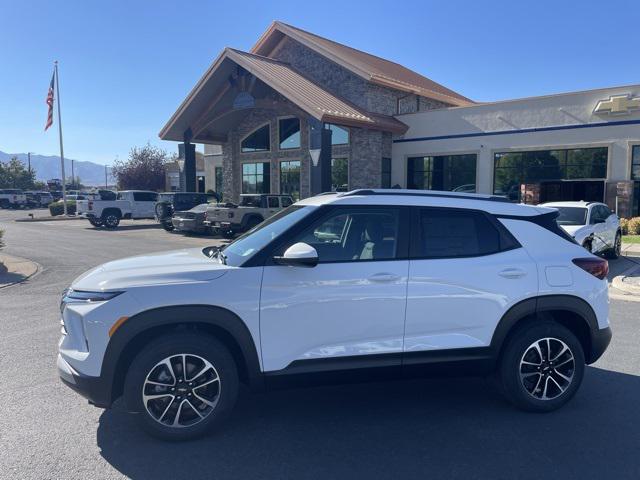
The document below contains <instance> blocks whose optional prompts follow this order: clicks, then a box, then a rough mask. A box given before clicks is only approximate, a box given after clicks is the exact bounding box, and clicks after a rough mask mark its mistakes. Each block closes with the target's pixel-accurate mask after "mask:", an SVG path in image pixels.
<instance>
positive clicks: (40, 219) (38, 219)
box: [14, 215, 86, 222]
mask: <svg viewBox="0 0 640 480" xmlns="http://www.w3.org/2000/svg"><path fill="white" fill-rule="evenodd" d="M65 220H86V218H84V217H75V216H74V217H65V216H64V215H56V216H55V217H33V218H16V219H15V220H14V222H61V221H65Z"/></svg>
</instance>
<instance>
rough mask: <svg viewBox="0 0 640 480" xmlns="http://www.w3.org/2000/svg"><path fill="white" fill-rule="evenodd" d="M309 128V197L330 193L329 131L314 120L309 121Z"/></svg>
mask: <svg viewBox="0 0 640 480" xmlns="http://www.w3.org/2000/svg"><path fill="white" fill-rule="evenodd" d="M309 127H310V132H309V151H310V152H311V165H310V187H311V195H318V194H320V193H323V192H330V191H331V130H329V129H328V128H324V127H323V126H322V123H321V122H319V121H318V120H315V119H313V120H310V121H309ZM318 150H319V152H318ZM314 151H315V152H314ZM314 153H315V155H317V157H316V158H315V161H314Z"/></svg>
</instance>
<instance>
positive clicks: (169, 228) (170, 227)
mask: <svg viewBox="0 0 640 480" xmlns="http://www.w3.org/2000/svg"><path fill="white" fill-rule="evenodd" d="M162 228H164V229H165V230H166V231H167V232H173V231H174V230H175V229H176V227H174V226H173V223H171V220H167V221H163V222H162Z"/></svg>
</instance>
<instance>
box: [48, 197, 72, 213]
mask: <svg viewBox="0 0 640 480" xmlns="http://www.w3.org/2000/svg"><path fill="white" fill-rule="evenodd" d="M49 212H51V216H52V217H55V216H56V215H63V214H64V205H63V203H62V200H60V201H58V202H54V203H51V204H49ZM67 213H69V214H71V215H75V213H76V202H75V201H74V200H67Z"/></svg>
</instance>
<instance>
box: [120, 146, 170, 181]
mask: <svg viewBox="0 0 640 480" xmlns="http://www.w3.org/2000/svg"><path fill="white" fill-rule="evenodd" d="M171 160H173V157H172V156H170V155H169V154H168V153H167V152H166V151H165V150H162V149H161V148H158V147H154V146H152V145H150V144H147V145H145V146H144V147H141V148H140V147H133V148H132V149H131V151H130V152H129V158H128V159H127V160H116V162H115V163H114V164H113V167H112V168H111V172H112V174H113V176H114V177H115V178H116V180H117V182H118V188H119V189H123V190H128V189H140V190H156V191H159V190H164V188H165V167H166V164H167V162H169V161H171Z"/></svg>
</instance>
